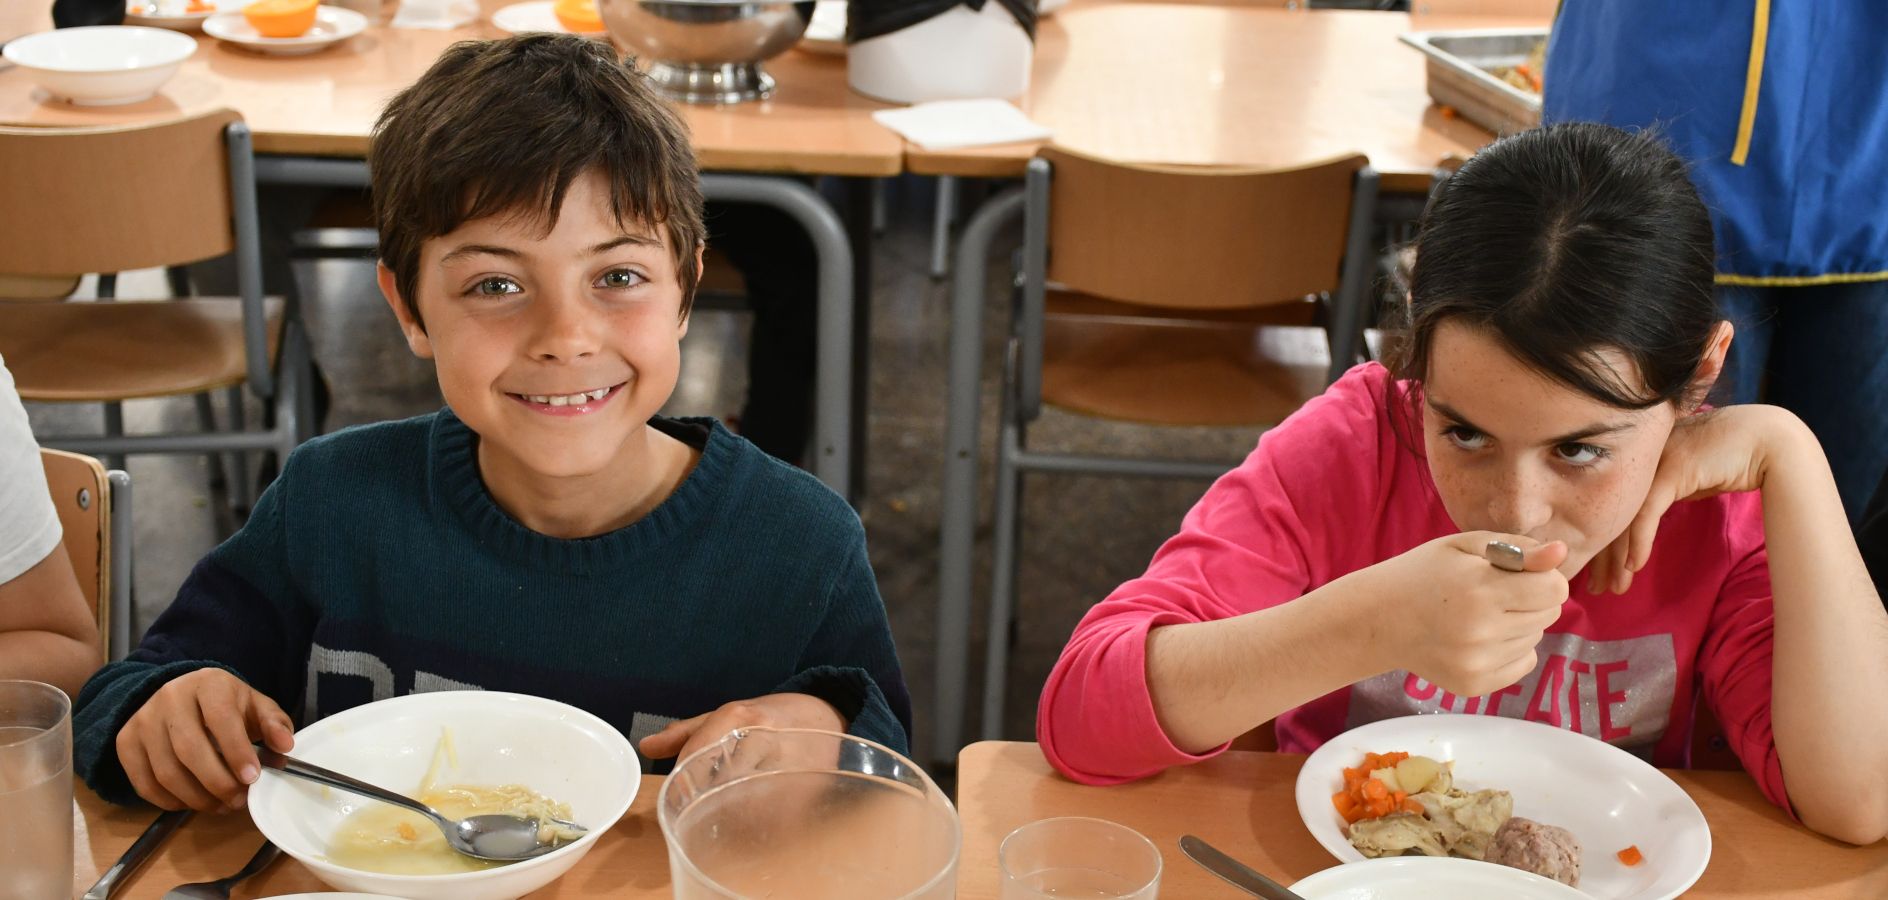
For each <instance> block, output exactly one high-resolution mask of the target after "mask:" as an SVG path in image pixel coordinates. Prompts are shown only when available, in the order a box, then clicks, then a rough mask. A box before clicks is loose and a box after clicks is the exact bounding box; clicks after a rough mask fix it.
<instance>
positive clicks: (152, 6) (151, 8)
mask: <svg viewBox="0 0 1888 900" xmlns="http://www.w3.org/2000/svg"><path fill="white" fill-rule="evenodd" d="M125 11H126V12H128V13H130V14H131V15H134V16H145V17H147V18H153V19H155V18H163V17H166V16H195V15H201V14H203V13H212V12H216V4H214V3H206V2H204V0H151V2H149V3H132V4H130V5H129V6H127V7H126V8H125Z"/></svg>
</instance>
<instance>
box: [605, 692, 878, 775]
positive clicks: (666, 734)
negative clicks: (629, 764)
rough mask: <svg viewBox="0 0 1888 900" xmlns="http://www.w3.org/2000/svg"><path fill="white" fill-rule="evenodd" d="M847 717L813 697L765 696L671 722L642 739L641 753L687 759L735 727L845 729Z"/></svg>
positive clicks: (652, 757)
mask: <svg viewBox="0 0 1888 900" xmlns="http://www.w3.org/2000/svg"><path fill="white" fill-rule="evenodd" d="M846 724H847V723H846V717H845V716H842V715H840V714H839V710H837V709H834V708H833V705H832V704H831V703H827V702H826V701H824V700H821V699H820V698H818V697H815V696H813V695H812V694H767V695H766V696H762V697H755V698H754V699H752V700H736V701H734V702H733V703H729V704H726V705H724V706H722V707H721V708H720V709H717V710H715V711H714V712H711V713H704V714H702V715H699V716H696V717H694V718H692V719H683V720H681V721H679V722H670V723H669V727H667V728H664V729H662V730H661V731H658V732H656V733H655V734H652V735H650V736H648V737H646V738H643V739H642V748H641V749H642V754H643V755H644V756H647V757H649V758H650V759H667V758H668V757H671V756H673V757H675V758H677V759H687V758H688V756H689V754H691V753H694V752H695V751H697V750H700V749H701V748H703V747H706V746H708V745H709V744H712V743H714V742H716V741H718V740H721V739H722V738H724V737H727V735H728V732H730V731H733V730H734V729H736V728H746V727H747V726H749V725H766V726H770V727H773V728H817V729H819V730H821V731H840V732H843V731H845V730H846Z"/></svg>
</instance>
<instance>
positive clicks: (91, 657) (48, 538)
mask: <svg viewBox="0 0 1888 900" xmlns="http://www.w3.org/2000/svg"><path fill="white" fill-rule="evenodd" d="M103 661H104V660H103V659H102V657H101V656H100V654H99V650H98V629H97V626H96V625H94V624H93V617H92V614H91V612H90V611H89V610H87V609H86V604H85V595H84V594H82V593H81V592H80V591H79V582H78V578H77V576H75V575H73V574H72V561H71V559H69V558H68V557H67V556H66V550H65V544H64V543H63V542H62V541H61V540H60V532H59V515H58V512H57V510H55V509H54V508H53V505H52V495H51V494H50V493H48V491H47V488H46V470H45V468H44V466H43V465H42V464H41V463H40V460H39V444H38V443H36V442H35V441H34V440H33V431H32V427H31V426H30V425H29V424H28V423H27V421H26V409H25V407H23V406H21V405H20V396H19V394H18V393H17V392H16V391H15V390H14V388H13V376H12V374H11V373H9V372H8V371H7V370H6V362H5V360H0V678H4V679H28V680H31V681H44V682H46V683H48V684H51V685H53V686H55V687H57V688H59V689H60V690H62V691H65V692H66V694H67V695H69V696H72V697H77V696H78V693H79V688H80V687H81V686H82V685H84V684H85V679H86V678H87V677H88V676H90V675H91V674H92V672H93V671H94V670H96V669H97V668H98V667H99V664H100V663H102V662H103Z"/></svg>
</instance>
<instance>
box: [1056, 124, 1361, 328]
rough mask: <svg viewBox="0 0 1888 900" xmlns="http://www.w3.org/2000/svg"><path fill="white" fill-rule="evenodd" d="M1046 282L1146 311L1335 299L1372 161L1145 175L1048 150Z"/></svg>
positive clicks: (1148, 171)
mask: <svg viewBox="0 0 1888 900" xmlns="http://www.w3.org/2000/svg"><path fill="white" fill-rule="evenodd" d="M1041 157H1042V158H1043V159H1045V160H1046V161H1048V162H1049V164H1050V166H1051V168H1052V172H1053V179H1054V181H1053V189H1052V190H1051V191H1050V199H1049V225H1048V229H1049V230H1048V235H1047V239H1048V247H1049V258H1048V270H1047V274H1048V279H1049V280H1050V281H1052V282H1057V283H1060V284H1063V285H1067V286H1068V287H1069V288H1070V289H1072V290H1075V291H1080V292H1082V293H1085V294H1093V295H1095V296H1099V297H1105V298H1108V299H1111V300H1119V301H1122V302H1125V303H1133V304H1136V305H1140V306H1158V307H1170V308H1180V309H1229V308H1247V307H1255V306H1265V305H1270V304H1275V303H1283V302H1288V301H1295V300H1301V299H1303V298H1304V297H1306V296H1307V295H1310V294H1316V293H1321V292H1326V291H1333V290H1335V289H1336V288H1337V285H1338V282H1339V265H1340V263H1341V262H1342V260H1343V258H1344V251H1345V240H1346V238H1347V236H1348V234H1349V227H1350V218H1351V208H1352V204H1351V202H1350V201H1351V195H1352V190H1353V187H1354V182H1355V180H1356V176H1357V173H1358V172H1359V171H1361V170H1362V169H1363V168H1364V167H1365V165H1366V160H1365V158H1364V157H1363V156H1359V155H1351V156H1342V157H1338V158H1336V159H1332V160H1328V161H1326V162H1322V163H1316V164H1313V165H1309V166H1305V167H1302V168H1296V169H1279V170H1259V169H1224V168H1210V169H1208V168H1191V167H1180V166H1147V165H1133V164H1128V163H1120V162H1113V161H1109V160H1102V159H1097V158H1094V157H1091V156H1086V155H1082V154H1079V153H1075V152H1073V151H1070V150H1067V149H1063V148H1059V147H1049V148H1046V149H1044V150H1043V151H1042V153H1041Z"/></svg>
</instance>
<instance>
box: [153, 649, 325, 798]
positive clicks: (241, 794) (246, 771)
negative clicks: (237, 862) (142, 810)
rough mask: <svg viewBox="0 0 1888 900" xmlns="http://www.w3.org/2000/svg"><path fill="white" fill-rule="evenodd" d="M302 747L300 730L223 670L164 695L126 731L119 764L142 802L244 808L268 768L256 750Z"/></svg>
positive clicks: (166, 689)
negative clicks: (263, 746)
mask: <svg viewBox="0 0 1888 900" xmlns="http://www.w3.org/2000/svg"><path fill="white" fill-rule="evenodd" d="M258 740H259V741H262V742H264V743H266V744H267V745H268V746H269V747H270V748H271V749H273V750H275V751H277V752H279V753H287V752H288V751H290V750H292V749H294V747H295V726H294V723H293V722H292V721H290V719H289V717H288V714H287V713H284V712H282V708H281V707H279V706H277V705H275V701H274V700H270V699H269V698H268V696H266V695H264V694H263V693H262V692H260V691H258V690H256V689H255V688H252V687H250V686H249V685H247V684H244V683H243V680H242V679H240V678H237V677H236V676H234V675H231V674H230V673H228V672H225V671H223V670H222V669H199V670H198V671H195V672H191V673H190V674H188V675H184V676H182V677H180V678H177V679H176V680H174V681H172V682H170V683H169V684H166V685H164V686H163V687H161V688H159V689H158V691H157V693H155V694H152V695H151V699H150V700H147V701H145V703H144V706H143V707H141V708H140V709H139V710H138V711H137V713H135V714H134V715H132V717H131V720H130V721H128V722H126V723H125V727H124V728H122V729H120V730H119V732H118V761H119V762H120V763H122V764H123V765H124V768H125V774H126V775H128V776H130V778H131V786H132V787H133V788H136V789H137V791H138V796H140V797H143V798H144V799H146V800H148V801H150V802H151V803H153V804H155V805H157V806H160V807H163V808H164V809H182V808H184V807H186V806H187V807H190V808H191V809H194V810H199V811H202V812H227V811H230V810H235V809H241V808H242V805H243V803H244V802H245V798H246V796H247V793H246V792H247V790H248V787H249V784H250V783H251V782H253V781H255V780H256V777H257V776H258V775H260V774H261V772H262V769H261V768H260V766H259V765H258V762H257V760H256V751H255V748H254V747H253V746H251V744H253V743H254V742H256V741H258Z"/></svg>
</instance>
